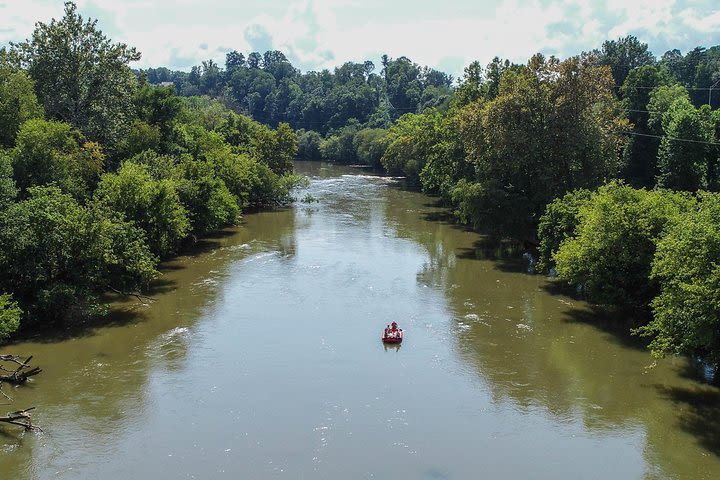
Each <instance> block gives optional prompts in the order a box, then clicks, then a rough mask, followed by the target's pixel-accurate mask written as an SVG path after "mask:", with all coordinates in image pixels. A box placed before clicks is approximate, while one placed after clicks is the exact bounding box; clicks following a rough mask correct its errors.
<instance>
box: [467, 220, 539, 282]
mask: <svg viewBox="0 0 720 480" xmlns="http://www.w3.org/2000/svg"><path fill="white" fill-rule="evenodd" d="M468 231H470V230H468ZM526 250H527V249H526V248H525V245H524V244H523V242H521V241H519V240H511V239H504V238H498V237H493V236H485V237H482V238H480V239H478V240H476V241H475V242H473V246H472V247H470V248H460V249H458V254H457V256H458V258H461V259H465V260H491V261H493V262H495V265H494V266H495V268H496V269H498V270H500V271H503V272H510V273H522V272H527V271H528V264H527V261H525V260H524V259H523V253H525V251H526Z"/></svg>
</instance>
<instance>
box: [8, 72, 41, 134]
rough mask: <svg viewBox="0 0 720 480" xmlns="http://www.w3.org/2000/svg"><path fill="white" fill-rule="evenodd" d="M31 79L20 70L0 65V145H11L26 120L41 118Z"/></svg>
mask: <svg viewBox="0 0 720 480" xmlns="http://www.w3.org/2000/svg"><path fill="white" fill-rule="evenodd" d="M33 87H34V84H33V81H32V80H30V78H29V77H28V76H27V73H26V72H24V71H22V70H15V69H11V68H8V67H2V66H0V147H12V146H13V145H14V144H15V135H17V132H18V130H20V125H22V124H23V123H24V122H26V121H27V120H30V119H32V118H42V116H43V109H42V107H41V106H40V104H39V103H38V100H37V97H36V96H35V91H34V88H33Z"/></svg>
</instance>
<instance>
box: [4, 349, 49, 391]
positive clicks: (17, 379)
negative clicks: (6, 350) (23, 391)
mask: <svg viewBox="0 0 720 480" xmlns="http://www.w3.org/2000/svg"><path fill="white" fill-rule="evenodd" d="M32 358H33V357H32V355H30V356H29V357H28V358H27V359H25V360H24V361H23V360H21V359H20V357H16V356H13V355H2V356H0V360H2V361H4V362H13V363H16V364H18V365H19V367H17V368H16V369H15V370H8V369H6V368H4V367H3V366H2V365H0V370H3V371H5V372H9V373H10V375H0V383H2V382H8V383H14V384H15V385H20V384H22V383H25V382H27V379H28V378H30V377H32V376H33V375H37V374H38V373H40V372H42V369H41V368H40V367H31V366H30V365H28V364H29V363H30V360H32Z"/></svg>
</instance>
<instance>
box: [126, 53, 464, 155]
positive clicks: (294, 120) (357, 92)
mask: <svg viewBox="0 0 720 480" xmlns="http://www.w3.org/2000/svg"><path fill="white" fill-rule="evenodd" d="M375 70H376V66H375V64H374V63H373V62H371V61H365V62H363V63H354V62H347V63H345V64H343V65H342V66H340V67H337V68H335V69H334V70H333V71H332V72H331V71H329V70H322V71H320V72H306V73H301V72H300V71H299V70H298V69H296V68H295V67H293V65H292V64H291V63H290V62H289V61H288V59H287V58H286V57H285V55H284V54H283V53H282V52H279V51H267V52H265V53H264V54H262V55H261V54H260V53H258V52H252V53H250V54H249V55H248V56H247V57H245V55H244V54H242V53H239V52H237V51H232V52H230V53H228V54H227V55H226V60H225V68H224V69H223V68H221V67H220V66H219V65H218V64H216V63H215V62H213V61H212V60H208V61H205V62H203V63H202V65H199V66H195V67H193V68H192V70H191V71H190V72H178V71H171V70H169V69H167V68H150V69H147V70H140V71H138V72H137V74H138V76H139V78H141V79H145V80H146V81H148V82H149V83H151V84H155V85H158V84H164V83H170V82H172V84H173V85H174V86H175V87H176V89H177V92H178V94H179V95H182V96H197V95H207V96H211V97H213V98H217V99H219V100H220V101H222V102H223V104H225V105H226V106H228V107H229V108H232V109H233V110H236V111H242V112H245V113H247V114H248V115H250V116H252V117H253V118H254V119H255V120H258V121H260V122H262V123H265V124H268V125H271V126H276V125H278V124H279V123H280V122H287V123H288V124H290V126H292V127H293V128H295V129H303V130H312V131H315V132H319V133H320V134H321V135H323V136H325V135H327V134H328V133H335V132H336V131H338V130H341V129H343V128H344V127H346V126H347V125H349V124H357V125H363V126H366V127H368V128H387V127H389V126H390V124H391V123H392V122H393V121H394V120H396V119H397V118H398V117H400V116H401V115H403V114H405V113H409V112H420V111H422V110H424V109H426V108H432V107H437V106H440V105H442V104H443V103H445V102H447V100H448V99H449V97H450V96H451V94H452V84H453V78H452V77H451V76H450V75H447V74H445V73H443V72H439V71H437V70H434V69H432V68H429V67H420V66H418V65H417V64H415V63H413V62H412V61H411V60H410V59H408V58H406V57H400V58H396V59H392V58H389V57H388V56H387V55H383V57H382V58H381V70H380V72H379V73H375ZM314 159H317V157H315V158H314Z"/></svg>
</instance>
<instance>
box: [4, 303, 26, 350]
mask: <svg viewBox="0 0 720 480" xmlns="http://www.w3.org/2000/svg"><path fill="white" fill-rule="evenodd" d="M22 313H23V312H22V310H21V309H20V308H19V307H18V304H17V302H15V301H13V299H12V296H11V295H9V294H6V293H4V294H0V341H2V340H5V339H6V338H7V337H8V336H10V334H12V333H13V332H15V331H16V330H17V329H18V328H20V318H21V317H22Z"/></svg>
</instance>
